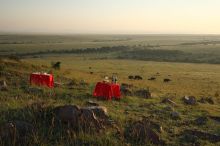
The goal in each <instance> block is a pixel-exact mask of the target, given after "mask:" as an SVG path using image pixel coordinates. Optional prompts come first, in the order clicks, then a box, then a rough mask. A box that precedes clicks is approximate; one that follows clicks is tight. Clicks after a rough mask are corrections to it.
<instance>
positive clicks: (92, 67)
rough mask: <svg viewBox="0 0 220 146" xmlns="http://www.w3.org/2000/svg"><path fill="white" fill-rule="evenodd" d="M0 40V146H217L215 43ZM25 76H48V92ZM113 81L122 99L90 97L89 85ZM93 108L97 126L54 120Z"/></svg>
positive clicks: (153, 38)
mask: <svg viewBox="0 0 220 146" xmlns="http://www.w3.org/2000/svg"><path fill="white" fill-rule="evenodd" d="M0 38H1V39H0V40H1V41H0V44H1V45H0V51H1V61H0V63H1V68H0V70H1V71H0V75H1V92H0V97H1V102H0V103H1V119H0V123H1V132H0V133H1V136H2V138H1V145H30V144H31V145H33V144H34V145H218V144H220V133H219V128H220V123H219V122H220V117H219V114H220V109H219V105H220V100H219V94H220V90H219V89H220V88H219V87H220V76H219V74H220V66H219V62H218V61H219V59H218V58H219V56H220V54H218V47H219V44H218V40H219V39H220V37H219V36H185V35H183V36H181V35H178V36H173V35H163V36H160V35H141V36H130V35H127V36H126V35H123V36H121V35H118V36H117V35H116V36H111V35H103V36H102V35H98V36H97V35H94V36H87V35H81V36H40V35H36V36H34V35H32V36H28V35H27V36H25V35H22V36H20V35H2V36H0ZM189 54H190V55H189ZM207 54H208V55H207ZM54 62H60V68H59V69H56V68H54V67H53V64H54ZM32 72H52V73H53V75H54V80H55V87H54V88H52V89H51V88H47V87H42V86H33V85H30V83H29V78H30V74H31V73H32ZM113 74H114V75H117V77H118V83H119V84H120V85H121V94H122V95H121V96H122V98H121V99H120V100H107V101H106V100H99V99H97V98H95V97H93V90H94V88H95V84H96V83H97V82H98V81H102V80H103V79H104V77H105V76H109V77H111V76H112V75H113ZM129 76H139V77H141V79H139V80H136V79H132V78H129ZM4 82H5V83H4ZM5 84H6V85H5ZM94 105H95V106H98V107H102V108H104V111H105V112H104V113H103V111H102V110H103V109H102V110H101V111H102V112H101V113H102V114H104V118H103V116H100V115H102V114H100V111H99V113H96V112H94V114H95V115H93V116H95V119H96V120H97V121H95V122H94V121H93V118H94V117H90V116H89V115H86V116H83V114H82V117H84V119H83V120H85V121H84V122H82V121H81V120H82V119H78V120H77V121H78V122H76V121H75V122H73V121H72V122H71V120H70V119H69V120H70V121H68V120H67V123H66V121H65V120H66V119H65V118H64V117H62V114H65V113H68V112H73V113H74V109H75V106H77V108H82V109H85V108H90V107H93V106H94ZM68 106H70V107H71V108H70V107H68ZM69 108H70V109H69ZM69 110H70V111H69ZM63 112H64V113H63ZM73 115H74V114H73ZM73 115H72V114H69V116H67V117H66V118H67V119H68V118H71V117H70V116H73ZM63 118H64V119H63ZM62 120H63V121H62ZM87 120H88V121H87ZM10 122H11V124H14V125H15V126H17V129H18V130H17V132H15V133H17V134H18V135H19V136H18V135H11V134H12V133H11V131H10V130H11V129H10V126H9V125H10ZM76 123H78V124H76ZM72 124H73V125H72Z"/></svg>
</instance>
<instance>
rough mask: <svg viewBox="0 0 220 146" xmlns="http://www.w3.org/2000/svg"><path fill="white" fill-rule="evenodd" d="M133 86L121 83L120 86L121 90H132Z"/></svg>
mask: <svg viewBox="0 0 220 146" xmlns="http://www.w3.org/2000/svg"><path fill="white" fill-rule="evenodd" d="M132 87H133V85H132V84H127V83H122V84H121V88H132Z"/></svg>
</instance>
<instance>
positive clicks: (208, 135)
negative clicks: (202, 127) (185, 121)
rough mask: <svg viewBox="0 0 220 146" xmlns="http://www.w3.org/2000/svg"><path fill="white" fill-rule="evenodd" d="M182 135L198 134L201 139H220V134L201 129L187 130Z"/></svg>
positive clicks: (217, 140)
mask: <svg viewBox="0 0 220 146" xmlns="http://www.w3.org/2000/svg"><path fill="white" fill-rule="evenodd" d="M182 135H190V136H196V137H197V138H199V139H202V140H208V141H210V142H213V143H215V142H219V141H220V136H219V135H217V134H211V133H208V132H204V131H199V130H185V131H184V132H183V134H182Z"/></svg>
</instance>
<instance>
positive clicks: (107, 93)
mask: <svg viewBox="0 0 220 146" xmlns="http://www.w3.org/2000/svg"><path fill="white" fill-rule="evenodd" d="M93 96H95V97H98V98H104V99H106V100H109V99H112V98H115V99H120V96H121V93H120V86H119V85H118V84H110V83H103V82H98V83H97V84H96V87H95V90H94V92H93Z"/></svg>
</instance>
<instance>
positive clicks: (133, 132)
mask: <svg viewBox="0 0 220 146" xmlns="http://www.w3.org/2000/svg"><path fill="white" fill-rule="evenodd" d="M157 125H158V124H157ZM159 127H160V128H159V129H158V128H155V125H154V122H151V121H149V120H148V119H143V120H141V121H137V122H134V123H132V124H131V125H130V126H129V127H128V128H127V132H126V133H125V138H126V139H127V140H131V141H135V142H136V143H141V144H144V143H147V142H148V143H149V141H151V142H152V143H153V144H156V145H163V144H164V141H163V140H162V139H161V136H160V134H159V133H160V130H161V129H162V127H161V126H159Z"/></svg>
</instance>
